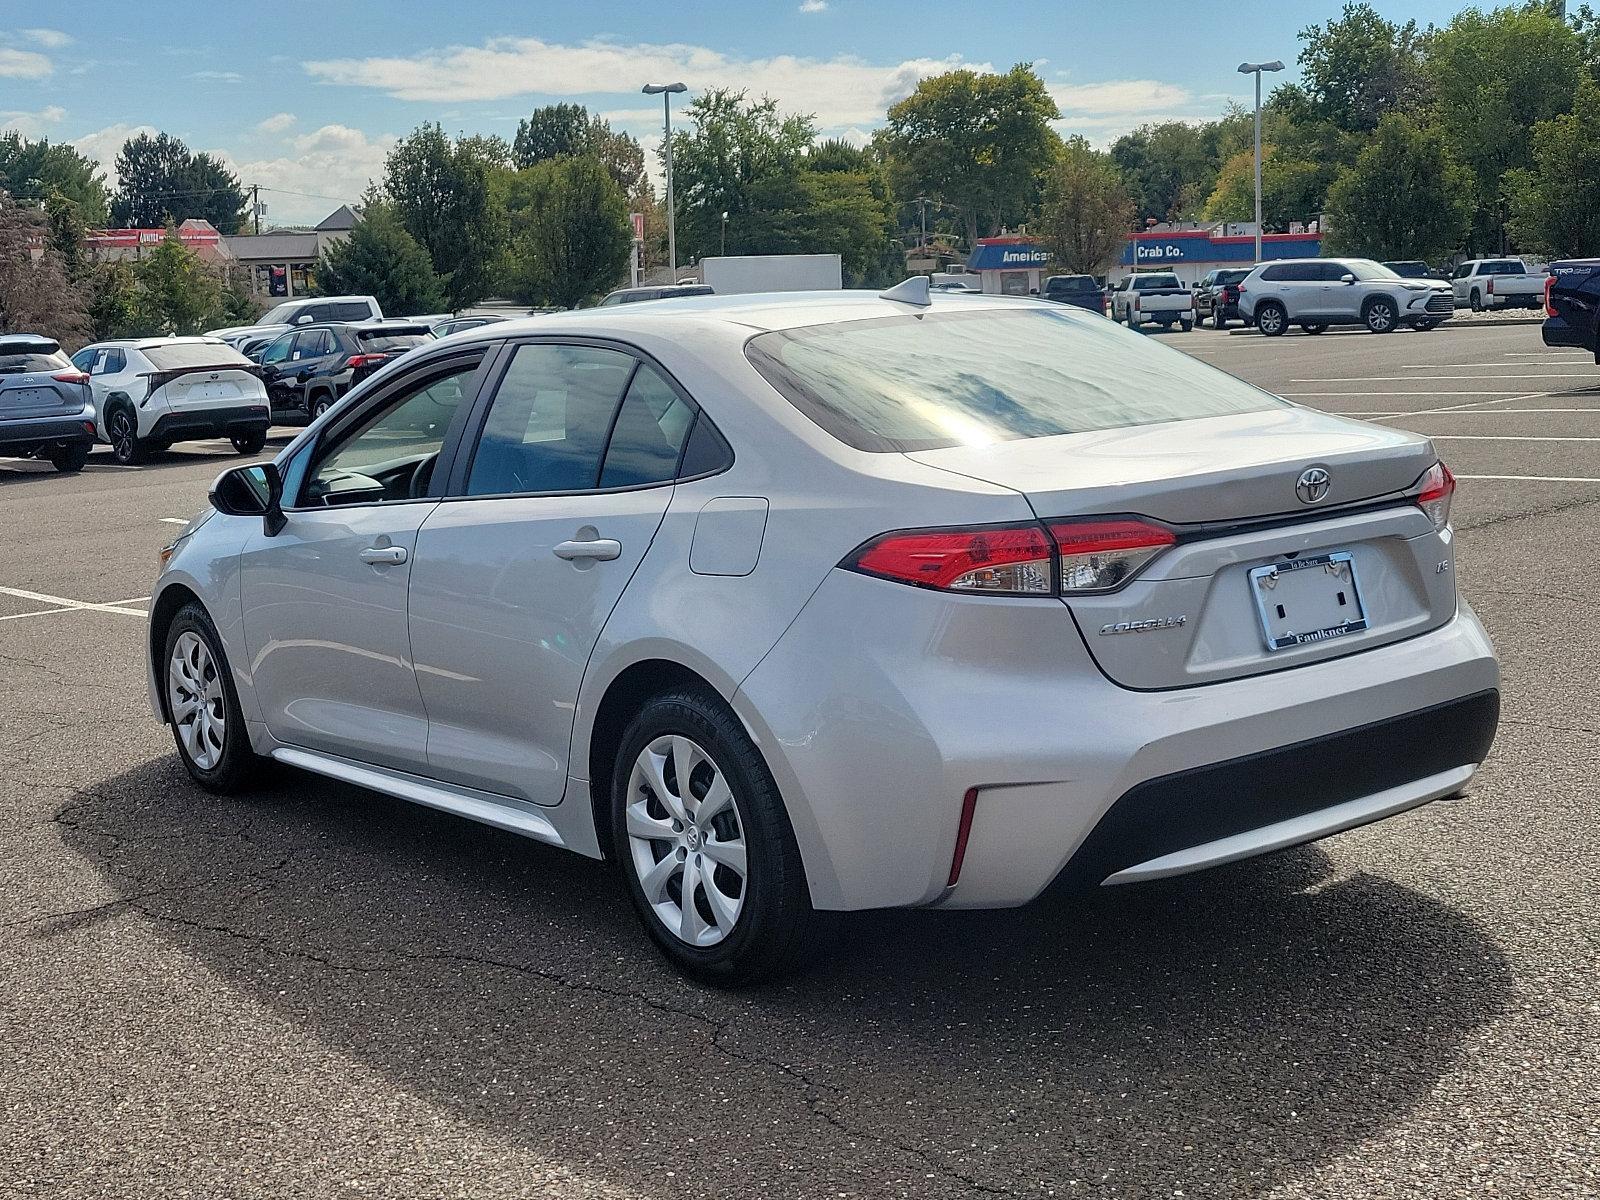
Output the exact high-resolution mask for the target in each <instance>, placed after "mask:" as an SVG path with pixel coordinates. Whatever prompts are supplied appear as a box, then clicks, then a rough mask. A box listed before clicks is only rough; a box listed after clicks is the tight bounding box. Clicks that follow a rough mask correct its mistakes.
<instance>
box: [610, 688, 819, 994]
mask: <svg viewBox="0 0 1600 1200" xmlns="http://www.w3.org/2000/svg"><path fill="white" fill-rule="evenodd" d="M611 830H612V845H613V847H614V848H615V852H616V857H617V858H618V860H619V863H620V867H621V870H622V874H623V876H624V878H625V879H626V881H627V887H628V894H629V896H630V898H631V899H632V901H633V906H634V908H635V909H636V910H637V912H638V913H639V917H640V919H641V920H642V921H643V922H644V925H645V929H646V930H647V931H648V932H649V934H650V938H651V940H652V941H654V942H655V944H656V946H657V947H659V948H660V950H661V951H662V953H664V954H665V955H666V957H667V958H668V959H669V960H670V961H671V962H672V963H673V964H674V965H675V966H676V967H678V968H679V969H680V970H682V971H685V972H686V973H688V974H690V975H693V976H696V977H697V978H700V979H703V980H705V981H707V982H710V983H717V984H725V985H738V984H747V983H754V982H757V981H759V980H763V979H770V978H773V977H775V976H778V975H782V974H785V973H787V972H789V971H792V970H794V969H796V968H798V967H800V966H802V965H803V964H804V963H805V962H806V961H807V960H808V959H809V958H810V957H812V956H813V954H814V953H815V951H816V948H817V945H818V943H819V942H820V940H821V938H822V935H823V933H824V932H825V929H826V926H827V924H828V921H827V918H826V915H825V914H821V913H818V912H816V911H815V910H814V909H813V908H812V907H811V898H810V892H809V890H808V888H807V886H806V878H805V869H804V867H803V866H802V864H801V862H800V851H799V847H798V846H797V844H796V843H795V837H794V831H793V829H792V828H791V827H790V824H789V817H788V813H787V812H786V810H785V809H784V805H783V798H782V797H781V796H780V795H779V794H778V788H777V784H776V783H774V782H773V779H772V774H771V772H770V771H768V770H767V765H766V763H765V761H764V760H763V759H762V757H761V754H760V751H758V750H757V749H756V747H755V745H754V743H752V742H751V740H750V738H749V736H748V735H747V734H746V733H745V731H744V728H743V726H742V725H741V724H740V723H739V721H738V719H737V718H736V717H735V716H734V715H733V713H732V712H730V711H729V710H728V708H727V706H726V705H724V704H723V703H722V702H721V701H720V700H719V699H718V698H717V697H715V696H714V695H712V694H710V693H707V692H704V691H702V690H700V689H697V688H686V689H683V690H680V691H674V692H670V693H668V694H666V695H663V696H657V697H655V698H654V699H652V700H650V701H648V702H647V703H646V704H645V706H644V707H643V709H641V710H640V712H639V714H638V716H636V717H635V718H634V719H633V722H632V723H631V724H630V725H629V726H628V729H627V731H626V732H625V733H624V734H623V737H622V744H621V748H620V750H619V752H618V755H617V762H616V768H615V770H614V771H613V773H612V784H611Z"/></svg>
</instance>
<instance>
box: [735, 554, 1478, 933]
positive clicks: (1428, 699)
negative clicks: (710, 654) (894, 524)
mask: <svg viewBox="0 0 1600 1200" xmlns="http://www.w3.org/2000/svg"><path fill="white" fill-rule="evenodd" d="M1052 604H1053V605H1054V609H1053V611H1052V608H1051V606H1052ZM1061 617H1062V613H1061V611H1060V605H1059V603H1058V602H1054V601H1035V600H1028V599H1016V600H1005V599H1001V598H998V597H989V598H978V597H949V596H946V595H943V594H940V593H934V592H928V591H922V590H918V589H913V588H905V587H901V586H899V585H897V584H893V583H888V582H885V581H882V580H874V579H869V578H866V577H864V576H859V575H853V574H850V573H848V572H844V571H834V572H832V573H831V575H830V576H829V578H828V579H827V580H825V581H824V583H823V585H822V586H821V587H820V588H819V589H818V590H817V592H816V593H815V594H814V595H813V596H812V598H811V600H810V601H809V602H808V603H807V605H806V608H805V609H804V610H803V611H802V612H801V614H800V616H799V617H798V618H797V619H796V620H795V622H794V623H793V624H792V625H791V626H790V627H789V629H788V631H787V632H786V633H785V634H784V636H783V637H782V638H781V639H780V640H779V642H778V644H777V645H776V646H775V647H774V648H773V649H772V651H771V652H770V653H769V654H768V655H767V657H766V658H765V659H763V660H762V662H761V664H760V665H759V666H758V667H757V668H756V669H755V670H754V671H753V672H751V674H750V675H749V677H748V678H746V679H745V680H744V682H743V684H742V685H741V686H740V688H739V689H738V691H737V692H736V693H735V695H734V697H733V702H734V707H735V709H736V711H737V712H738V713H739V715H740V717H741V718H742V719H743V720H744V722H745V724H746V726H747V727H748V728H749V729H750V731H751V733H752V735H753V736H754V737H755V738H756V741H757V743H758V745H759V746H760V748H761V750H762V753H763V754H764V755H765V756H766V759H767V762H768V765H769V766H770V767H771V769H772V772H773V776H774V778H775V779H776V781H777V783H778V785H779V788H780V790H781V792H782V794H783V796H784V799H785V802H786V805H787V807H788V810H789V813H790V817H791V822H792V824H793V826H794V830H795V835H796V839H797V841H798V842H799V846H800V851H801V856H802V858H803V859H804V861H805V865H806V873H807V879H808V882H809V884H810V887H811V893H812V901H813V903H815V904H817V905H818V906H819V907H822V908H839V909H857V908H876V907H894V906H914V905H939V906H944V907H960V908H995V907H1006V906H1010V905H1018V904H1024V903H1027V902H1028V901H1029V900H1032V899H1033V898H1034V897H1035V896H1037V895H1039V893H1040V892H1042V891H1043V890H1044V889H1045V888H1046V887H1048V886H1049V885H1050V884H1051V882H1052V881H1053V880H1055V879H1056V878H1057V877H1058V876H1060V875H1062V873H1063V871H1064V870H1066V869H1068V868H1069V866H1070V867H1071V868H1072V870H1073V872H1074V873H1075V874H1078V875H1082V876H1090V877H1092V876H1094V875H1095V873H1096V872H1097V871H1102V873H1101V874H1100V875H1099V877H1098V879H1095V882H1097V883H1098V882H1100V881H1102V880H1105V879H1106V878H1108V877H1109V876H1110V875H1113V874H1116V873H1117V872H1119V871H1127V870H1128V869H1129V868H1131V867H1140V866H1141V865H1144V864H1152V863H1154V862H1155V861H1156V860H1159V859H1162V858H1165V857H1167V856H1169V855H1172V854H1177V853H1181V852H1184V851H1191V850H1199V851H1200V852H1199V853H1198V854H1195V855H1192V856H1191V859H1190V860H1189V861H1186V862H1180V861H1176V860H1173V861H1168V862H1167V863H1165V864H1164V865H1162V866H1159V867H1158V866H1154V865H1148V866H1146V867H1145V870H1144V871H1143V873H1142V874H1141V873H1137V872H1136V873H1132V874H1128V875H1125V876H1124V879H1125V880H1131V879H1133V878H1141V877H1154V876H1155V875H1157V874H1173V873H1177V872H1178V871H1179V870H1193V869H1197V868H1198V867H1200V866H1206V865H1211V864H1212V863H1215V862H1223V861H1227V860H1228V859H1229V858H1238V857H1243V856H1245V855H1246V854H1253V853H1261V852H1264V851H1266V850H1270V849H1274V848H1276V847H1277V846H1280V845H1286V844H1292V843H1293V842H1297V841H1305V840H1309V839H1311V838H1315V837H1321V836H1324V835H1325V834H1327V833H1331V832H1335V831H1337V830H1338V829H1341V828H1349V827H1351V826H1352V825H1355V824H1361V823H1363V822H1364V821H1367V820H1375V819H1377V818H1378V817H1381V816H1385V815H1388V814H1389V813H1390V812H1394V811H1399V810H1400V809H1401V808H1404V807H1409V806H1410V805H1412V804H1415V803H1423V802H1425V801H1427V800H1430V799H1434V798H1436V797H1437V796H1439V795H1444V794H1448V793H1450V792H1453V791H1456V790H1459V788H1460V787H1461V785H1462V783H1463V782H1465V779H1466V778H1468V777H1470V774H1471V772H1470V770H1468V771H1465V772H1463V771H1461V770H1460V769H1461V768H1475V767H1476V766H1477V765H1478V764H1479V763H1480V762H1481V761H1482V757H1483V754H1484V753H1485V752H1486V751H1487V748H1488V735H1486V734H1485V732H1484V726H1485V724H1487V726H1488V732H1489V734H1492V731H1493V716H1492V715H1488V716H1486V715H1485V713H1486V712H1491V710H1489V709H1486V708H1484V707H1482V706H1483V705H1486V704H1488V703H1489V702H1488V701H1481V700H1480V701H1478V702H1477V703H1476V704H1473V705H1467V706H1465V707H1452V706H1454V705H1456V704H1457V702H1462V701H1466V700H1468V699H1469V698H1472V697H1480V696H1482V695H1483V694H1485V693H1494V692H1495V691H1497V689H1498V687H1499V668H1498V665H1497V663H1496V661H1495V658H1494V650H1493V647H1492V646H1491V645H1490V643H1489V639H1488V636H1487V635H1486V634H1485V632H1484V630H1483V628H1482V626H1481V625H1480V624H1479V623H1478V620H1477V618H1476V617H1475V616H1474V615H1473V613H1472V610H1471V608H1470V607H1469V606H1468V605H1466V604H1465V603H1464V602H1463V603H1462V604H1461V606H1460V610H1459V612H1458V613H1457V615H1456V617H1455V618H1454V619H1453V620H1451V621H1449V622H1448V623H1446V624H1445V625H1443V626H1441V627H1439V628H1437V629H1434V630H1431V631H1429V632H1427V633H1424V634H1420V635H1417V636H1415V637H1411V638H1408V639H1406V640H1404V641H1399V642H1395V643H1392V644H1390V645H1385V646H1380V647H1377V648H1375V649H1371V650H1366V651H1363V652H1360V653H1355V654H1348V655H1343V656H1341V657H1335V658H1330V659H1327V660H1324V661H1321V662H1315V663H1310V664H1307V665H1303V666H1299V667H1295V668H1294V669H1291V670H1283V671H1278V672H1273V673H1270V674H1265V675H1256V676H1251V677H1249V678H1244V679H1235V680H1229V681H1226V682H1221V683H1210V684H1206V685H1204V686H1199V687H1193V688H1187V689H1183V690H1180V691H1167V692H1137V691H1132V690H1129V689H1126V688H1122V687H1118V686H1117V685H1116V684H1114V683H1111V682H1110V681H1109V680H1107V679H1106V678H1105V677H1104V676H1103V675H1102V674H1101V673H1100V671H1099V669H1098V668H1097V667H1096V666H1095V665H1094V663H1093V660H1092V659H1091V658H1090V657H1089V654H1088V651H1087V650H1086V649H1085V647H1084V644H1083V640H1082V638H1080V637H1079V636H1078V634H1077V631H1076V628H1075V627H1074V626H1073V625H1072V623H1071V622H1070V621H1062V620H1061ZM1434 710H1438V712H1437V713H1435V715H1433V716H1426V715H1423V714H1429V713H1434ZM1464 713H1465V714H1467V715H1470V716H1471V717H1472V720H1471V721H1470V722H1466V723H1464V722H1463V718H1462V714H1464ZM1413 717H1415V720H1413ZM1419 730H1422V731H1426V732H1427V737H1428V738H1430V739H1431V743H1432V744H1431V745H1430V747H1429V748H1428V753H1426V754H1423V753H1417V752H1414V751H1413V750H1411V749H1407V748H1405V746H1406V744H1407V742H1408V738H1414V737H1416V736H1418V733H1417V731H1419ZM1373 759H1376V760H1380V761H1377V762H1373V761H1369V760H1373ZM1296 761H1299V762H1301V763H1305V764H1311V765H1309V766H1304V767H1301V768H1295V767H1294V766H1293V764H1294V763H1295V762H1296ZM1253 763H1254V764H1257V765H1255V766H1252V765H1251V764H1253ZM1441 764H1443V765H1441ZM1278 770H1283V771H1285V772H1289V771H1296V772H1298V774H1297V777H1296V778H1294V779H1293V780H1291V781H1289V783H1288V785H1287V786H1286V787H1285V788H1282V789H1280V790H1285V791H1288V792H1291V793H1293V797H1292V798H1291V800H1284V801H1280V800H1277V799H1274V798H1273V792H1272V788H1271V787H1270V785H1269V784H1268V783H1263V784H1261V785H1259V786H1257V787H1255V788H1254V790H1253V791H1251V792H1248V793H1244V792H1241V797H1242V798H1240V799H1237V800H1236V799H1234V798H1233V797H1232V791H1233V790H1238V789H1241V788H1242V786H1243V785H1242V783H1241V780H1244V779H1245V778H1246V777H1249V778H1257V777H1259V778H1263V779H1269V780H1270V777H1271V776H1272V775H1273V774H1274V773H1275V772H1276V771H1278ZM1252 771H1253V772H1255V773H1256V774H1254V775H1252V774H1251V772H1252ZM1452 772H1453V774H1451V773H1452ZM1190 773H1201V774H1199V775H1194V776H1192V777H1193V778H1196V779H1203V780H1204V781H1205V783H1206V787H1207V789H1208V790H1207V791H1205V793H1204V794H1203V795H1201V794H1198V793H1195V792H1191V791H1188V790H1186V789H1185V788H1184V787H1182V786H1181V784H1180V785H1174V784H1173V783H1172V782H1171V781H1172V780H1174V779H1180V780H1181V779H1183V778H1189V777H1191V775H1190ZM1442 773H1443V774H1445V776H1446V777H1445V778H1442V779H1441V778H1436V776H1439V775H1441V774H1442ZM1397 787H1398V788H1399V789H1400V791H1399V792H1393V789H1395V788H1397ZM1140 789H1144V790H1140ZM969 790H975V795H976V799H975V802H974V805H973V817H972V821H971V826H970V830H969V833H968V837H967V842H966V849H965V854H964V858H963V862H962V867H961V872H960V876H959V879H958V881H957V882H956V883H955V885H954V886H950V883H949V876H950V870H951V863H952V859H953V856H954V851H955V846H956V842H957V838H958V833H959V829H960V822H961V813H962V809H963V798H964V797H965V795H966V794H967V792H968V791H969ZM1386 792H1388V793H1392V794H1388V795H1385V793H1386ZM1147 797H1153V799H1147ZM1186 797H1187V800H1185V798H1186ZM1208 797H1210V799H1208ZM1352 800H1355V801H1359V802H1360V803H1358V804H1356V806H1355V808H1353V809H1346V810H1344V811H1342V812H1340V811H1334V810H1337V809H1339V806H1340V805H1343V804H1348V803H1350V802H1351V801H1352ZM1125 802H1126V803H1125ZM1181 803H1188V804H1190V805H1192V806H1193V807H1192V811H1188V812H1186V813H1185V815H1184V821H1183V822H1182V823H1180V824H1178V825H1175V826H1174V828H1173V829H1166V828H1160V827H1157V828H1153V829H1149V830H1143V829H1142V823H1141V820H1140V819H1139V818H1140V817H1141V816H1144V817H1145V818H1146V819H1148V820H1153V821H1154V822H1155V824H1156V825H1157V826H1160V825H1161V822H1162V821H1163V820H1165V817H1160V816H1158V817H1156V818H1150V817H1149V815H1148V814H1149V812H1150V811H1152V808H1153V809H1154V810H1159V811H1161V812H1164V811H1165V808H1163V806H1169V807H1170V806H1179V805H1180V804H1181ZM1208 805H1211V806H1216V811H1210V809H1209V808H1208ZM1114 809H1117V810H1120V814H1121V815H1118V816H1117V817H1116V818H1114V823H1113V824H1110V825H1106V826H1105V830H1106V832H1103V833H1100V834H1098V837H1097V840H1096V841H1095V842H1094V843H1091V842H1090V838H1091V836H1094V835H1095V833H1096V831H1097V830H1098V829H1100V827H1101V824H1102V822H1103V821H1105V820H1106V819H1107V818H1108V814H1109V813H1111V812H1112V811H1113V810H1114ZM1315 814H1321V815H1315ZM1307 818H1310V819H1309V820H1307ZM1293 822H1299V824H1287V825H1286V823H1293ZM1125 825H1126V826H1128V827H1131V828H1133V829H1134V833H1133V834H1130V833H1128V832H1127V830H1126V829H1125V828H1124V826H1125ZM1241 833H1247V834H1251V835H1252V836H1251V837H1249V838H1246V839H1245V840H1244V841H1242V842H1234V843H1230V844H1229V845H1227V846H1221V847H1219V846H1217V845H1216V843H1218V842H1220V841H1223V840H1225V839H1227V838H1232V837H1237V836H1238V835H1239V834H1241ZM1101 843H1104V845H1103V846H1102V845H1101ZM1080 853H1081V854H1083V855H1084V856H1085V857H1084V858H1083V859H1082V861H1081V863H1080V862H1077V861H1076V860H1077V859H1078V856H1079V855H1080Z"/></svg>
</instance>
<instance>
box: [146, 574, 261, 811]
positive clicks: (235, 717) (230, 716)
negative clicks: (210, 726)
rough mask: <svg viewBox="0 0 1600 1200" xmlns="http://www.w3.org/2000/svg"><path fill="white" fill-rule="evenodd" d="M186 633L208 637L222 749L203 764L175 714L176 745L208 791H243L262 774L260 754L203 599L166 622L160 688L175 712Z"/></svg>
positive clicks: (194, 776) (191, 773)
mask: <svg viewBox="0 0 1600 1200" xmlns="http://www.w3.org/2000/svg"><path fill="white" fill-rule="evenodd" d="M186 633H192V634H194V635H195V636H196V637H198V638H199V639H200V640H201V641H202V642H204V643H205V645H206V649H207V651H208V652H209V654H210V657H211V662H212V664H213V667H214V675H213V676H211V677H214V678H215V679H216V680H217V682H218V683H220V684H221V693H222V694H221V702H222V703H221V712H222V716H223V733H222V751H221V754H220V756H219V757H218V759H217V761H216V762H215V763H214V764H212V765H210V766H202V765H201V764H200V763H198V762H196V761H195V758H194V756H193V755H192V754H191V753H190V751H189V748H188V747H187V746H186V745H185V744H184V735H183V732H182V730H181V729H180V728H179V723H178V722H177V721H176V720H174V721H172V722H171V724H172V740H173V743H174V744H175V745H176V746H177V748H178V757H179V759H181V760H182V762H183V766H184V769H185V770H186V771H188V772H189V778H191V779H193V780H194V781H195V782H196V783H197V784H199V785H200V786H201V787H203V788H204V789H205V790H206V791H208V792H215V793H217V794H219V795H231V794H234V793H237V792H241V791H244V790H245V789H246V788H247V787H249V786H250V785H251V784H253V783H255V782H256V781H257V779H258V778H259V776H260V771H261V766H262V760H261V759H260V758H259V757H257V755H256V754H255V752H254V751H252V750H251V749H250V735H249V734H248V733H247V732H246V731H245V725H244V711H243V710H242V709H241V708H240V707H239V693H238V692H237V691H235V690H234V686H233V673H232V672H231V671H230V670H229V669H228V658H227V655H226V653H225V652H224V651H223V648H222V639H221V638H220V637H219V636H218V635H217V628H216V626H215V625H213V624H212V623H211V617H210V615H209V614H208V613H207V612H206V610H205V609H204V608H202V607H201V606H200V605H199V604H196V603H190V604H186V605H184V606H183V607H182V608H181V609H179V610H178V613H177V615H176V616H174V617H173V618H172V624H171V625H169V626H168V627H167V638H166V642H165V644H164V645H163V646H162V651H161V662H160V664H159V665H158V670H157V672H156V678H157V681H158V686H159V687H160V688H161V694H162V697H163V698H164V700H165V703H166V706H167V708H168V713H167V715H168V717H169V718H171V717H172V715H173V714H172V712H171V705H172V699H171V693H172V686H173V685H172V679H171V675H172V660H173V656H174V654H176V653H177V647H178V643H179V640H180V639H181V638H182V637H183V635H184V634H186Z"/></svg>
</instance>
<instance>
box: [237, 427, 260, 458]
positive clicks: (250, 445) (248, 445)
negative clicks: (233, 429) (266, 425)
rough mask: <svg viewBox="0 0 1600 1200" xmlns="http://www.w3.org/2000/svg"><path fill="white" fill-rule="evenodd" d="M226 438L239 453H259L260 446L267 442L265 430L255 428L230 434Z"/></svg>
mask: <svg viewBox="0 0 1600 1200" xmlns="http://www.w3.org/2000/svg"><path fill="white" fill-rule="evenodd" d="M228 440H229V441H230V442H232V443H233V448H234V449H235V450H237V451H238V452H239V453H240V454H260V453H261V447H263V446H265V445H266V444H267V431H266V430H265V429H257V430H254V431H253V432H251V433H235V434H230V435H229V437H228Z"/></svg>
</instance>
